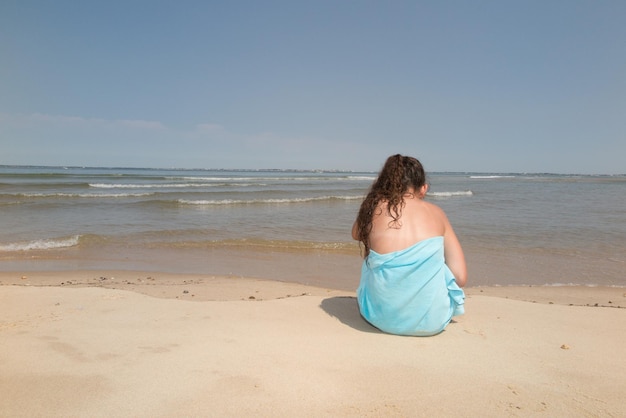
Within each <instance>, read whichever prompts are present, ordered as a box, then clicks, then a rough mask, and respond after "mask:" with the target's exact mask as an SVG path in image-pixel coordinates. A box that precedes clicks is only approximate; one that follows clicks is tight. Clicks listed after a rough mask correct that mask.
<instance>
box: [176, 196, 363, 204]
mask: <svg viewBox="0 0 626 418" xmlns="http://www.w3.org/2000/svg"><path fill="white" fill-rule="evenodd" d="M361 199H363V196H318V197H302V198H292V199H249V200H237V199H222V200H189V199H178V200H177V202H178V203H179V204H182V205H206V206H214V205H253V204H290V203H307V202H319V201H333V200H361Z"/></svg>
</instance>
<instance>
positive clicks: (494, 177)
mask: <svg viewBox="0 0 626 418" xmlns="http://www.w3.org/2000/svg"><path fill="white" fill-rule="evenodd" d="M515 177H517V176H512V175H489V176H469V178H471V179H511V178H515Z"/></svg>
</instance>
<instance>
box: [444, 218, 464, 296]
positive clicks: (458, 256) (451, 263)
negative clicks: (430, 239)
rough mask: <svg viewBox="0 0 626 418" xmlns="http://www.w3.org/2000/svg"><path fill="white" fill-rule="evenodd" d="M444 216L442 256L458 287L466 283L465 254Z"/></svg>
mask: <svg viewBox="0 0 626 418" xmlns="http://www.w3.org/2000/svg"><path fill="white" fill-rule="evenodd" d="M443 216H444V224H445V231H444V235H443V242H444V257H445V259H446V265H447V266H448V268H449V269H450V271H452V274H453V275H454V278H455V279H456V284H457V285H459V287H463V286H465V284H466V283H467V265H466V264H465V254H463V248H461V243H460V242H459V239H458V238H457V236H456V234H455V233H454V229H452V225H451V224H450V221H448V218H447V216H445V214H444V215H443Z"/></svg>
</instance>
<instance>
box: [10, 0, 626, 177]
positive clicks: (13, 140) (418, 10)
mask: <svg viewBox="0 0 626 418" xmlns="http://www.w3.org/2000/svg"><path fill="white" fill-rule="evenodd" d="M398 152H400V153H404V154H409V155H413V156H416V157H417V158H419V159H420V160H422V162H423V163H424V165H425V166H426V169H427V170H429V171H481V172H558V173H604V174H617V173H626V1H623V0H615V1H610V0H588V1H578V0H554V1H550V0H541V1H533V0H529V1H508V0H504V1H503V0H493V1H481V0H466V1H436V0H432V1H394V0H391V1H365V0H364V1H356V0H354V1H347V0H346V1H342V0H331V1H326V0H315V1H237V0H233V1H220V2H217V1H191V0H180V1H167V2H166V1H156V0H155V1H139V0H128V1H115V0H106V1H87V0H84V1H83V0H75V1H63V0H59V1H47V0H41V1H32V0H2V1H1V2H0V164H35V165H38V164H45V165H90V166H93V165H96V166H141V167H145V166H148V167H187V168H191V167H198V168H302V169H347V170H378V169H379V168H380V166H381V164H382V162H383V161H384V159H385V158H386V157H387V156H388V155H390V154H393V153H398Z"/></svg>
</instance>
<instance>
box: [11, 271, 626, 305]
mask: <svg viewBox="0 0 626 418" xmlns="http://www.w3.org/2000/svg"><path fill="white" fill-rule="evenodd" d="M3 286H32V287H62V288H83V287H98V288H105V289H118V290H127V291H131V292H136V293H140V294H143V295H147V296H151V297H156V298H164V299H180V300H190V301H232V300H268V299H280V298H287V297H293V296H301V295H316V296H323V295H354V294H355V292H356V287H355V289H354V290H347V289H341V288H331V287H323V286H318V285H307V284H301V283H296V282H289V281H279V280H269V279H265V278H253V277H240V276H219V275H204V274H195V273H189V274H187V273H167V272H153V271H152V272H150V271H127V270H67V271H28V272H16V271H14V272H0V288H1V287H3ZM464 291H465V293H466V295H467V296H468V297H471V296H476V295H480V296H489V297H498V298H504V299H513V300H518V301H524V302H533V303H543V304H557V305H566V306H588V307H606V308H619V309H626V287H620V286H596V285H593V286H588V285H523V286H520V285H508V286H502V285H493V286H467V287H465V288H464Z"/></svg>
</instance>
